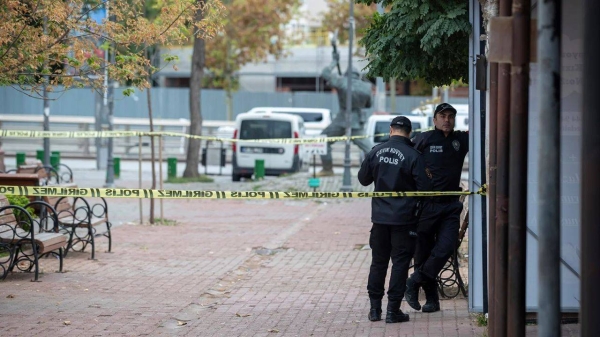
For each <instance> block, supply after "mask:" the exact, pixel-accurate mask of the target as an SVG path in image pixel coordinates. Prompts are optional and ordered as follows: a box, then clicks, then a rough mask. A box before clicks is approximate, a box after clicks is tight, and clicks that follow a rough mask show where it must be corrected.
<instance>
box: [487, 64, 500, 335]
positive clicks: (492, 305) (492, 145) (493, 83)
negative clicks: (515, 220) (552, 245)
mask: <svg viewBox="0 0 600 337" xmlns="http://www.w3.org/2000/svg"><path fill="white" fill-rule="evenodd" d="M489 95H490V96H489V100H490V101H489V102H490V105H489V111H488V113H489V138H488V144H489V150H488V151H489V155H488V156H489V157H488V160H489V161H488V167H489V171H488V172H489V174H488V198H487V201H488V207H489V213H488V214H489V216H488V225H489V230H488V246H489V250H488V252H489V256H488V260H489V268H488V273H489V278H488V284H489V285H488V287H489V290H488V308H489V320H488V331H490V332H491V331H494V324H496V311H495V310H496V287H495V284H496V279H495V275H496V273H495V271H496V269H495V266H494V263H495V261H496V255H495V252H496V245H495V242H496V230H495V228H496V173H497V172H496V169H497V164H496V163H497V160H496V149H497V146H496V144H497V134H498V132H497V130H498V129H497V125H498V63H490V91H489Z"/></svg>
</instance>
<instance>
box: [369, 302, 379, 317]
mask: <svg viewBox="0 0 600 337" xmlns="http://www.w3.org/2000/svg"><path fill="white" fill-rule="evenodd" d="M369 321H371V322H377V321H381V300H375V299H371V310H369Z"/></svg>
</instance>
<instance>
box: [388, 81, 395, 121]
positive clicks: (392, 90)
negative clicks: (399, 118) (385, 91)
mask: <svg viewBox="0 0 600 337" xmlns="http://www.w3.org/2000/svg"><path fill="white" fill-rule="evenodd" d="M389 83H390V112H391V113H395V112H396V78H395V77H392V78H390V82H389Z"/></svg>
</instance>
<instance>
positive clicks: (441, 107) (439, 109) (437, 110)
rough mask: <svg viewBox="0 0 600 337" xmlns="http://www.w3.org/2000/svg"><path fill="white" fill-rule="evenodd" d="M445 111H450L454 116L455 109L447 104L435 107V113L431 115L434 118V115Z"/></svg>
mask: <svg viewBox="0 0 600 337" xmlns="http://www.w3.org/2000/svg"><path fill="white" fill-rule="evenodd" d="M446 110H450V111H452V112H453V113H454V114H455V115H456V109H455V108H454V107H453V106H452V105H450V104H448V103H442V104H439V105H438V106H436V107H435V113H434V114H433V116H434V117H435V115H437V114H439V113H440V112H442V111H446Z"/></svg>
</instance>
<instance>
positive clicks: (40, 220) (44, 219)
mask: <svg viewBox="0 0 600 337" xmlns="http://www.w3.org/2000/svg"><path fill="white" fill-rule="evenodd" d="M28 207H33V208H34V209H36V210H38V213H39V214H38V217H37V218H32V221H33V222H34V223H35V224H36V225H37V228H36V229H37V232H50V233H58V232H59V229H60V228H59V222H58V215H57V214H56V210H55V209H54V207H52V205H50V204H49V203H47V202H45V201H40V200H36V201H32V202H30V203H28V204H27V205H26V206H25V208H28Z"/></svg>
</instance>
